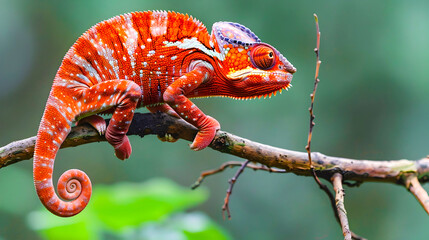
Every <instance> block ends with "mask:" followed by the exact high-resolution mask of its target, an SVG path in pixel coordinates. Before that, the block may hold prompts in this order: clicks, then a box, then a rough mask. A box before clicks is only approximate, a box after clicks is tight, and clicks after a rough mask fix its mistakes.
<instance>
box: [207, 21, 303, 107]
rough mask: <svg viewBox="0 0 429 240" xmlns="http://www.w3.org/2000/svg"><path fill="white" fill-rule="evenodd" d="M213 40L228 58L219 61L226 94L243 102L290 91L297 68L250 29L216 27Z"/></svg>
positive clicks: (231, 25)
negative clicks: (283, 90) (288, 89)
mask: <svg viewBox="0 0 429 240" xmlns="http://www.w3.org/2000/svg"><path fill="white" fill-rule="evenodd" d="M212 31H213V32H212V38H215V39H216V42H217V44H218V47H219V51H221V52H222V53H223V56H224V59H219V61H218V67H219V68H221V69H222V70H221V71H220V72H222V74H223V78H224V79H225V80H226V82H227V84H226V85H227V86H224V87H222V89H220V91H222V94H223V95H225V96H229V97H235V98H240V99H246V98H254V97H261V96H267V95H268V96H271V94H272V93H276V92H277V91H281V90H282V89H287V88H289V87H290V82H291V81H292V74H293V73H295V72H296V69H295V68H294V67H293V66H292V64H290V63H289V61H288V60H287V59H286V58H285V57H283V55H282V54H281V53H280V52H279V51H277V50H276V49H275V48H274V47H272V46H270V45H268V44H266V43H262V42H261V40H259V38H258V37H257V36H256V35H255V34H254V33H253V32H252V31H250V30H249V29H248V28H246V27H244V26H242V25H240V24H237V23H230V22H217V23H215V24H214V25H213V30H212Z"/></svg>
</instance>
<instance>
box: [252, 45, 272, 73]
mask: <svg viewBox="0 0 429 240" xmlns="http://www.w3.org/2000/svg"><path fill="white" fill-rule="evenodd" d="M250 56H251V60H252V63H253V64H254V65H255V66H256V67H257V68H259V69H262V70H267V69H270V68H272V67H273V66H274V64H275V58H274V50H273V49H272V48H270V47H268V46H264V45H260V46H257V47H255V48H254V49H252V51H251V53H250Z"/></svg>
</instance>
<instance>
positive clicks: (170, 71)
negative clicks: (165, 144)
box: [33, 11, 296, 217]
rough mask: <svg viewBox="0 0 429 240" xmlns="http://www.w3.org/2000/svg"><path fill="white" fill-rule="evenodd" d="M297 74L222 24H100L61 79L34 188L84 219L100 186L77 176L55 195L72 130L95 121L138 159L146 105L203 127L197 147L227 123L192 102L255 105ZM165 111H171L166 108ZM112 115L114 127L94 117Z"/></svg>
mask: <svg viewBox="0 0 429 240" xmlns="http://www.w3.org/2000/svg"><path fill="white" fill-rule="evenodd" d="M295 71H296V70H295V68H294V67H293V66H292V65H291V64H290V63H289V62H288V61H287V60H286V58H284V57H283V56H282V55H281V54H280V53H279V52H278V51H277V50H276V49H274V48H273V47H271V46H270V45H268V44H265V43H262V42H261V41H260V40H259V38H258V37H257V36H256V35H255V34H253V33H252V32H251V31H250V30H249V29H247V28H245V27H244V26H242V25H240V24H236V23H229V22H218V23H215V24H214V25H213V30H212V34H211V35H209V34H208V32H207V29H206V28H205V27H204V25H203V24H202V23H200V22H199V21H197V20H195V19H194V18H192V17H189V16H188V15H182V14H177V13H174V12H164V11H154V12H136V13H130V14H125V15H121V16H117V17H114V18H111V19H109V20H107V21H104V22H101V23H98V24H97V25H95V26H93V27H92V28H90V29H89V30H88V31H87V32H86V33H84V34H83V35H82V36H81V37H79V39H78V40H77V41H76V43H75V44H74V45H73V46H72V47H71V48H70V50H69V51H68V52H67V54H66V56H65V57H64V60H63V62H62V65H61V67H60V68H59V70H58V73H57V74H56V76H55V79H54V83H53V85H52V89H51V92H50V94H49V98H48V101H47V103H46V108H45V112H44V114H43V117H42V120H41V123H40V127H39V131H38V133H37V141H36V147H35V153H34V167H33V174H34V184H35V187H36V191H37V194H38V195H39V198H40V200H41V201H42V203H43V204H44V205H45V207H46V208H47V209H49V211H51V212H52V213H54V214H56V215H58V216H64V217H67V216H73V215H75V214H77V213H79V212H80V211H82V210H83V209H84V208H85V206H86V205H87V204H88V201H89V199H90V196H91V182H90V180H89V178H88V176H87V175H86V174H85V173H84V172H82V171H79V170H68V171H66V172H65V173H64V174H63V175H62V176H61V177H60V179H59V183H58V187H57V188H58V194H59V196H60V197H61V198H62V199H64V200H66V201H64V200H62V199H60V198H59V197H58V196H57V195H56V193H55V191H54V188H53V184H52V172H53V167H54V159H55V155H56V153H57V151H58V148H59V147H60V145H61V144H62V143H63V141H64V139H65V138H66V136H67V134H68V133H69V131H70V128H71V125H72V123H73V122H76V121H78V120H79V121H80V122H88V123H90V124H92V125H93V126H94V127H95V128H96V129H97V130H98V131H99V132H100V133H104V132H105V136H106V139H107V140H108V142H109V143H110V144H111V145H112V146H113V147H114V149H115V154H116V156H117V157H118V158H120V159H122V160H123V159H126V158H128V157H129V156H130V154H131V145H130V143H129V140H128V137H127V136H126V135H125V134H126V133H127V131H128V127H129V124H130V122H131V120H132V118H133V114H134V110H135V109H136V108H137V107H142V106H146V107H148V108H149V110H151V111H163V112H166V113H168V114H171V115H174V116H180V117H181V118H183V119H185V120H186V121H187V122H189V123H190V124H192V125H194V126H195V127H197V128H198V129H199V133H198V134H197V136H196V138H195V140H194V142H193V143H192V144H191V148H192V149H194V150H200V149H203V148H205V147H207V146H208V145H209V144H210V142H211V141H212V140H213V138H214V135H215V133H216V131H217V130H218V129H219V128H220V125H219V123H218V122H217V121H216V120H215V119H214V118H211V117H209V116H207V115H205V114H204V113H203V112H202V111H201V110H200V109H198V107H196V106H195V105H194V104H193V103H192V102H191V101H190V100H189V98H193V97H206V96H227V97H232V98H240V99H243V98H254V97H261V96H267V95H269V96H271V94H272V93H276V91H278V90H280V91H281V90H282V89H287V88H288V87H289V86H290V85H289V84H290V81H291V80H292V74H293V73H294V72H295ZM159 104H162V105H159ZM98 113H112V114H113V115H112V119H111V121H110V124H109V126H108V127H107V129H106V126H105V124H104V121H102V119H101V118H100V117H98V116H96V115H95V114H98Z"/></svg>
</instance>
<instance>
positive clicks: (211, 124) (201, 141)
mask: <svg viewBox="0 0 429 240" xmlns="http://www.w3.org/2000/svg"><path fill="white" fill-rule="evenodd" d="M199 126H200V127H199V131H198V133H197V136H196V137H195V139H194V141H193V142H192V144H191V145H190V147H191V149H192V150H195V151H199V150H201V149H204V148H206V147H207V146H208V145H210V143H211V142H212V141H213V139H214V137H215V135H216V132H217V131H218V130H219V129H220V124H219V122H218V121H217V120H216V119H214V118H212V117H210V116H206V118H204V120H203V121H201V125H199Z"/></svg>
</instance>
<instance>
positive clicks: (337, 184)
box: [331, 173, 352, 240]
mask: <svg viewBox="0 0 429 240" xmlns="http://www.w3.org/2000/svg"><path fill="white" fill-rule="evenodd" d="M331 180H332V186H333V187H334V191H335V205H336V208H337V211H336V212H337V215H338V219H339V220H340V224H341V228H342V230H343V236H344V240H352V234H351V232H350V227H349V220H348V219H347V212H346V208H345V206H344V189H343V184H342V180H343V176H342V175H341V174H340V173H335V174H334V176H332V179H331Z"/></svg>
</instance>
